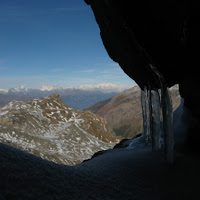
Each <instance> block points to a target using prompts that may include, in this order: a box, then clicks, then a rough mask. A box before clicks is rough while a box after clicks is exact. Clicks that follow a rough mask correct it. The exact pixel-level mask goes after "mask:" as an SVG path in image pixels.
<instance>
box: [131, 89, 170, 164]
mask: <svg viewBox="0 0 200 200" xmlns="http://www.w3.org/2000/svg"><path fill="white" fill-rule="evenodd" d="M141 104H142V113H143V133H142V137H141V139H140V140H139V139H138V141H140V142H141V141H142V140H143V142H144V143H145V144H146V145H147V144H148V143H149V142H151V144H152V149H153V150H159V149H160V148H161V133H162V132H163V133H164V153H165V157H166V160H167V161H168V162H169V163H173V150H174V140H173V109H172V103H171V97H170V94H169V91H168V88H167V87H166V86H162V87H161V98H160V95H159V92H158V89H155V88H154V89H151V88H149V89H147V88H146V87H144V89H143V90H141ZM161 113H162V115H163V116H162V119H163V125H162V123H161ZM150 136H151V137H150ZM138 141H137V142H138ZM133 144H134V143H133Z"/></svg>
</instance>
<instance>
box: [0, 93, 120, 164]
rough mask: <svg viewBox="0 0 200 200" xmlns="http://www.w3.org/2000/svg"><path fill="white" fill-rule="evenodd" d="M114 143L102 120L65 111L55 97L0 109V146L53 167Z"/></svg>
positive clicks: (14, 103) (88, 156) (109, 146)
mask: <svg viewBox="0 0 200 200" xmlns="http://www.w3.org/2000/svg"><path fill="white" fill-rule="evenodd" d="M118 141H119V140H118V138H117V137H116V136H114V135H113V134H112V131H111V129H110V128H109V127H108V125H107V122H106V120H105V119H104V118H102V117H100V116H98V115H95V114H94V113H92V112H90V111H81V110H75V109H73V108H71V107H69V106H68V105H66V104H65V103H64V102H63V101H62V99H61V98H60V96H59V95H58V94H52V95H49V96H47V97H43V98H39V99H34V100H31V101H28V102H22V101H12V102H10V103H9V104H7V105H5V106H4V107H3V108H0V142H2V143H5V144H9V145H12V146H14V147H17V148H19V149H22V150H25V151H27V152H30V153H32V154H35V155H37V156H40V157H42V158H45V159H48V160H51V161H54V162H57V163H62V164H68V165H73V164H77V163H80V162H82V161H83V160H85V159H88V158H90V157H91V156H92V155H93V154H94V153H95V152H97V151H100V150H103V149H108V148H112V147H113V146H114V145H115V144H116V143H117V142H118Z"/></svg>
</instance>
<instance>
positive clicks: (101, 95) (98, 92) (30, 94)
mask: <svg viewBox="0 0 200 200" xmlns="http://www.w3.org/2000/svg"><path fill="white" fill-rule="evenodd" d="M110 87H111V86H110V85H106V84H105V85H99V86H98V87H97V86H96V87H93V88H92V87H89V86H84V87H83V86H82V87H80V89H79V88H78V89H77V88H58V87H42V88H40V89H33V88H26V87H23V86H20V87H18V88H11V89H9V90H2V89H0V107H2V106H4V105H6V104H7V103H9V102H10V101H13V100H17V101H24V102H26V101H29V100H32V99H34V98H40V97H45V96H48V95H50V94H53V93H58V94H59V95H60V97H61V99H62V100H63V101H64V102H65V103H66V104H68V105H69V106H70V107H72V108H75V109H85V108H87V107H89V106H91V105H93V104H95V103H97V102H99V101H102V100H105V99H107V98H110V97H112V96H114V95H116V94H118V93H117V92H116V91H117V90H116V89H115V88H113V89H112V88H110ZM113 87H114V86H113ZM113 91H115V92H113Z"/></svg>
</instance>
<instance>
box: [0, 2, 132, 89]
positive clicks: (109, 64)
mask: <svg viewBox="0 0 200 200" xmlns="http://www.w3.org/2000/svg"><path fill="white" fill-rule="evenodd" d="M103 82H109V83H113V84H121V85H134V81H132V80H131V79H130V78H128V76H127V75H125V74H124V73H123V72H122V70H121V69H120V67H119V66H118V64H116V63H114V62H113V61H112V60H111V59H110V58H109V56H108V54H107V52H106V50H105V48H104V46H103V44H102V41H101V38H100V34H99V27H98V25H97V23H96V21H95V18H94V15H93V13H92V11H91V8H90V7H89V6H88V5H86V4H85V3H84V1H83V0H0V88H1V89H8V88H11V87H17V86H19V85H26V86H27V87H41V86H42V85H55V84H56V85H58V86H62V87H68V86H78V85H84V84H100V83H103Z"/></svg>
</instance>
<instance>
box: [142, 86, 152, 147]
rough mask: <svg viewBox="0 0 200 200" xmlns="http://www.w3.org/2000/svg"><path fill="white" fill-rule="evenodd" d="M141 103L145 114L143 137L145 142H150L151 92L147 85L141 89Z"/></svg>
mask: <svg viewBox="0 0 200 200" xmlns="http://www.w3.org/2000/svg"><path fill="white" fill-rule="evenodd" d="M141 104H142V115H143V133H142V137H143V138H144V140H145V143H146V144H148V143H149V138H150V93H149V91H148V90H147V88H146V87H144V90H141Z"/></svg>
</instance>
